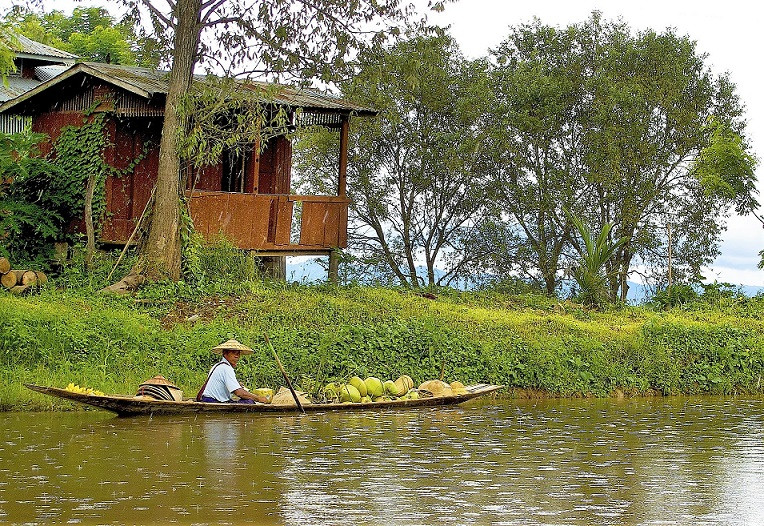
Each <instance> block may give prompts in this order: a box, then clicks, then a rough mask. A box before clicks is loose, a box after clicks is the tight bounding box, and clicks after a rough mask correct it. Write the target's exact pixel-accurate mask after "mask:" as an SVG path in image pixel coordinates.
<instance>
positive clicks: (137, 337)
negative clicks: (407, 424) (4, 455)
mask: <svg viewBox="0 0 764 526" xmlns="http://www.w3.org/2000/svg"><path fill="white" fill-rule="evenodd" d="M226 254H227V252H226V251H225V250H223V251H220V252H218V253H217V254H215V255H214V257H213V258H212V259H209V260H208V264H212V263H214V262H217V263H215V264H221V263H220V261H221V259H220V258H223V259H227V258H228V257H229V256H228V255H226ZM214 258H217V259H214ZM104 263H105V262H104ZM103 266H104V268H107V269H108V268H110V265H108V264H104V265H103ZM213 266H214V265H213ZM74 267H77V265H74ZM78 268H79V269H80V270H79V271H78V270H77V269H76V268H73V267H72V266H70V267H67V269H65V271H64V272H63V274H62V275H61V277H59V278H57V279H56V281H55V282H52V283H51V286H50V287H48V288H46V289H44V290H42V291H40V292H39V293H38V294H36V295H34V296H29V297H25V298H19V297H14V296H11V295H9V294H4V293H0V312H3V316H2V317H1V318H0V375H1V376H0V377H1V378H2V382H1V383H0V385H1V386H2V387H0V400H2V402H1V404H0V405H1V406H2V408H4V409H9V408H15V409H19V408H22V407H28V408H35V407H41V406H42V405H43V404H48V401H42V399H41V398H39V397H38V395H35V394H32V393H31V392H29V391H26V390H24V389H23V388H22V387H21V383H22V382H34V383H42V384H48V385H58V386H64V385H66V384H68V383H69V382H74V383H78V384H79V385H87V386H89V387H95V388H98V389H100V390H102V391H106V392H119V393H131V392H133V391H134V390H135V389H136V387H137V385H138V384H139V383H140V382H141V381H143V380H145V379H146V378H149V377H151V376H153V375H155V374H163V375H164V376H166V377H167V378H169V379H170V380H172V381H173V382H175V383H177V384H178V385H180V386H181V388H182V389H183V390H184V391H185V392H186V394H193V393H195V392H196V390H197V389H198V387H199V386H200V385H201V383H202V382H203V381H204V378H205V375H206V372H207V370H208V368H209V366H210V365H211V364H212V362H213V361H214V360H215V359H216V357H215V355H213V354H212V353H211V352H210V349H211V348H212V347H213V346H214V345H216V344H218V343H219V342H220V341H222V340H224V339H226V338H228V337H229V335H234V336H235V337H237V338H238V339H239V340H241V341H243V342H244V343H246V344H248V345H250V346H252V347H253V348H254V349H255V355H253V356H250V357H248V358H246V359H245V360H242V362H241V363H240V365H239V367H238V371H237V372H238V375H239V377H240V378H241V379H242V380H243V383H245V384H246V385H248V386H250V387H254V386H270V387H277V386H279V385H281V383H282V379H281V375H280V372H279V370H278V368H277V366H276V364H275V363H274V362H273V360H272V357H271V355H270V351H269V350H268V348H267V347H266V345H265V342H264V340H263V336H262V335H263V333H264V332H267V333H268V334H269V335H270V337H271V339H272V341H273V343H274V345H275V346H276V348H277V350H278V352H279V355H280V357H281V359H282V361H283V362H284V364H285V366H286V367H287V369H288V371H289V373H290V375H291V376H292V378H293V380H294V381H295V382H296V383H297V385H298V386H299V387H300V388H302V389H305V390H308V391H315V390H317V389H318V388H319V387H320V386H322V385H323V384H324V383H325V382H328V381H334V380H342V379H347V378H349V377H350V376H352V375H359V376H365V375H375V376H379V377H383V378H393V379H394V378H396V377H397V376H398V375H400V374H404V373H405V374H409V375H411V376H412V377H413V378H414V380H415V382H417V383H419V382H421V381H424V380H426V379H431V378H437V377H439V375H440V371H441V369H442V370H443V371H444V372H445V378H446V379H447V380H453V379H459V380H461V381H463V382H465V383H471V382H493V383H502V384H506V385H507V386H508V388H509V389H510V390H511V389H524V390H530V391H532V392H534V393H536V392H545V393H547V394H549V395H552V396H582V395H595V396H607V395H610V394H613V393H614V392H615V391H616V390H621V391H623V392H625V393H627V394H633V395H638V394H655V393H662V394H675V393H719V394H733V393H740V392H761V390H762V385H761V381H760V377H761V375H762V373H764V337H762V335H764V325H763V324H762V319H764V316H762V314H763V313H764V298H742V297H738V296H731V295H727V294H726V293H724V292H723V291H722V293H721V294H719V295H713V298H712V297H711V295H709V296H708V297H707V298H703V297H701V298H698V299H697V300H695V301H693V302H691V303H685V304H683V305H681V306H678V307H675V308H667V309H666V310H662V311H661V312H655V311H653V310H651V309H647V308H621V309H618V310H605V311H593V310H589V309H587V308H585V307H584V306H582V305H580V304H576V303H571V302H569V301H565V302H559V301H558V300H555V299H550V298H548V297H547V296H545V295H541V294H529V293H523V294H511V295H510V294H504V293H498V292H494V291H482V292H470V293H467V292H455V291H448V290H444V291H443V292H442V293H441V294H439V295H438V297H437V298H436V299H434V300H433V299H428V298H425V297H423V296H421V295H419V294H416V293H413V292H411V291H410V290H406V289H383V288H372V287H353V286H351V287H347V288H333V287H325V286H318V287H308V286H294V285H292V286H287V285H284V284H264V283H263V282H262V281H259V280H251V279H248V278H247V277H246V276H239V275H235V277H233V276H232V274H233V273H235V272H238V270H236V269H234V270H233V271H231V272H232V274H226V273H220V274H217V275H216V274H214V273H210V274H209V276H208V277H207V278H205V280H200V281H198V282H197V283H196V284H194V283H191V282H177V283H176V282H164V283H156V284H153V285H151V286H149V287H146V288H144V289H143V290H142V291H141V293H140V295H139V296H127V297H113V296H104V295H97V294H93V293H92V291H93V290H95V289H94V288H91V287H98V286H100V285H99V284H98V283H91V284H86V283H83V281H80V280H79V279H78V276H79V274H77V272H81V269H82V268H83V267H82V266H81V264H80V265H79V266H78ZM231 268H234V267H231ZM72 273H73V274H72ZM98 273H99V275H100V276H101V279H105V274H104V273H103V272H101V271H98ZM67 275H69V276H70V277H69V278H66V276H67ZM240 278H241V279H240ZM65 279H66V280H67V281H64V280H65ZM78 283H79V284H80V287H79V288H77V284H78ZM63 284H66V288H65V289H63V290H60V289H58V287H60V286H61V285H63ZM709 294H711V293H709ZM285 305H288V308H285Z"/></svg>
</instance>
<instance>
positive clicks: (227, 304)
mask: <svg viewBox="0 0 764 526" xmlns="http://www.w3.org/2000/svg"><path fill="white" fill-rule="evenodd" d="M238 303H239V302H238V300H237V299H236V298H232V297H218V296H211V297H208V298H202V299H200V300H199V301H194V302H187V301H176V302H175V305H173V307H172V308H171V309H170V312H168V313H167V314H166V315H165V316H164V317H163V318H162V328H164V329H168V330H169V329H172V328H173V327H174V326H175V325H178V324H186V323H190V324H193V323H197V322H202V323H207V322H210V321H212V320H213V319H215V318H216V317H217V316H220V315H221V314H223V313H224V312H229V311H231V310H233V309H234V308H235V306H236V305H237V304H238Z"/></svg>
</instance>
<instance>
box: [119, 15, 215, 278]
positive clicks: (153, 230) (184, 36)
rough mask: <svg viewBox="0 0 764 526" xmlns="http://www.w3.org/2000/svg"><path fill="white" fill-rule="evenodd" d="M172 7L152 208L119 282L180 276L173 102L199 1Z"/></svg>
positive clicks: (191, 49)
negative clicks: (168, 65)
mask: <svg viewBox="0 0 764 526" xmlns="http://www.w3.org/2000/svg"><path fill="white" fill-rule="evenodd" d="M176 10H177V11H176V15H177V27H176V28H175V36H174V40H173V63H172V69H171V70H170V80H169V86H168V92H167V100H166V102H165V109H164V123H163V125H162V137H161V140H160V145H159V169H158V176H157V186H156V197H155V202H154V208H153V213H152V215H151V222H150V224H149V231H148V236H147V239H146V243H145V245H144V246H143V250H142V252H141V254H140V255H139V258H138V262H137V263H136V265H135V267H133V269H132V270H131V271H130V274H129V275H128V276H127V277H126V278H125V280H127V278H130V279H129V280H127V281H126V282H125V283H124V285H130V286H136V285H140V284H141V283H142V282H143V280H141V279H138V278H137V277H136V276H143V277H145V278H146V279H149V280H161V279H171V280H173V281H177V280H178V279H180V270H181V266H180V264H181V244H180V227H181V225H180V207H181V198H182V190H183V189H182V185H181V178H180V157H179V152H178V143H177V136H178V133H179V132H180V131H181V130H183V129H184V128H185V126H186V121H185V120H184V119H183V118H182V117H181V115H180V114H179V112H178V109H179V108H178V106H179V104H180V101H181V98H182V97H183V96H184V95H185V94H186V93H187V92H188V91H189V88H190V87H191V79H192V75H193V69H194V64H195V62H196V53H197V48H198V45H199V33H200V30H201V25H200V21H199V16H200V11H201V0H178V2H177V6H176ZM115 285H117V287H116V289H117V290H120V289H121V286H120V284H119V283H117V284H115ZM108 289H112V288H111V287H108Z"/></svg>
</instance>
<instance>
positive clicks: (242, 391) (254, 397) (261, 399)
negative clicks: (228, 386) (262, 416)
mask: <svg viewBox="0 0 764 526" xmlns="http://www.w3.org/2000/svg"><path fill="white" fill-rule="evenodd" d="M233 394H235V395H236V396H238V397H239V398H244V399H246V400H254V401H255V402H260V403H261V404H267V403H268V399H267V398H266V397H264V396H259V395H256V394H252V393H250V392H249V391H247V390H246V389H244V388H243V387H240V388H238V389H237V390H235V391H234V392H233Z"/></svg>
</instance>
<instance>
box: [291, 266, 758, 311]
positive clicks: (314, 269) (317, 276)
mask: <svg viewBox="0 0 764 526" xmlns="http://www.w3.org/2000/svg"><path fill="white" fill-rule="evenodd" d="M418 270H419V273H420V275H423V274H425V269H424V267H421V268H419V269H418ZM435 275H436V277H439V276H442V275H443V272H442V271H440V270H438V269H435ZM286 277H287V280H288V281H296V282H298V283H320V282H322V281H326V269H325V268H324V267H322V266H321V265H320V264H319V263H318V262H317V261H316V258H310V259H305V260H304V261H296V262H295V263H291V264H287V271H286ZM628 283H629V292H628V294H627V299H628V301H629V303H631V304H635V305H636V304H639V303H641V302H643V301H644V300H645V299H646V298H647V297H648V289H647V287H646V286H644V285H642V284H640V283H636V282H633V281H629V282H628ZM740 289H741V290H742V292H743V294H745V295H746V296H749V297H753V296H756V295H757V294H764V287H757V286H753V285H740Z"/></svg>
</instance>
